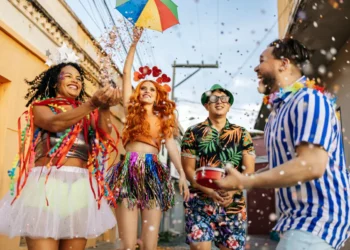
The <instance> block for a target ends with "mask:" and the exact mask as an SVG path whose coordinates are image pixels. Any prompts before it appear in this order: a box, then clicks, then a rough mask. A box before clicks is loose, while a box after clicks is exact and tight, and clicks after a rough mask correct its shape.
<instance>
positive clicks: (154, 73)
mask: <svg viewBox="0 0 350 250" xmlns="http://www.w3.org/2000/svg"><path fill="white" fill-rule="evenodd" d="M161 73H162V71H161V70H160V69H158V67H156V66H154V67H153V68H152V76H153V77H158V76H160V74H161Z"/></svg>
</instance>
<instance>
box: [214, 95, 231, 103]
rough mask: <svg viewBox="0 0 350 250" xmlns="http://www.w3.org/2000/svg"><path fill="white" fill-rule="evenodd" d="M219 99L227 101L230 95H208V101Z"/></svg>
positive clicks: (223, 101)
mask: <svg viewBox="0 0 350 250" xmlns="http://www.w3.org/2000/svg"><path fill="white" fill-rule="evenodd" d="M219 99H220V100H221V102H222V103H228V102H229V100H230V97H229V96H227V95H223V96H216V95H211V96H209V103H216V102H218V101H219Z"/></svg>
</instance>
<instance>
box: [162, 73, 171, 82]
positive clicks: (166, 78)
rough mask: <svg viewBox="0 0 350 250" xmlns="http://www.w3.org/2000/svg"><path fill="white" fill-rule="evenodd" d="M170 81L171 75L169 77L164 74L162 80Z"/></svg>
mask: <svg viewBox="0 0 350 250" xmlns="http://www.w3.org/2000/svg"><path fill="white" fill-rule="evenodd" d="M170 81H171V79H170V77H168V76H167V75H166V74H163V75H162V82H170Z"/></svg>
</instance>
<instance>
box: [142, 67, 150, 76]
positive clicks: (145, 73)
mask: <svg viewBox="0 0 350 250" xmlns="http://www.w3.org/2000/svg"><path fill="white" fill-rule="evenodd" d="M139 71H140V73H141V74H144V75H150V74H151V73H152V70H151V69H150V68H149V67H148V66H144V67H140V68H139Z"/></svg>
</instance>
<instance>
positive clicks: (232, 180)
mask: <svg viewBox="0 0 350 250" xmlns="http://www.w3.org/2000/svg"><path fill="white" fill-rule="evenodd" d="M247 178H249V177H247V176H244V175H243V174H241V173H240V172H238V171H237V170H236V169H234V168H226V176H225V178H223V179H221V180H217V181H214V182H215V184H216V185H217V186H218V187H219V188H220V189H222V190H227V191H233V190H237V189H238V190H242V189H244V188H245V186H246V185H245V184H246V182H247V180H248V179H247Z"/></svg>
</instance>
